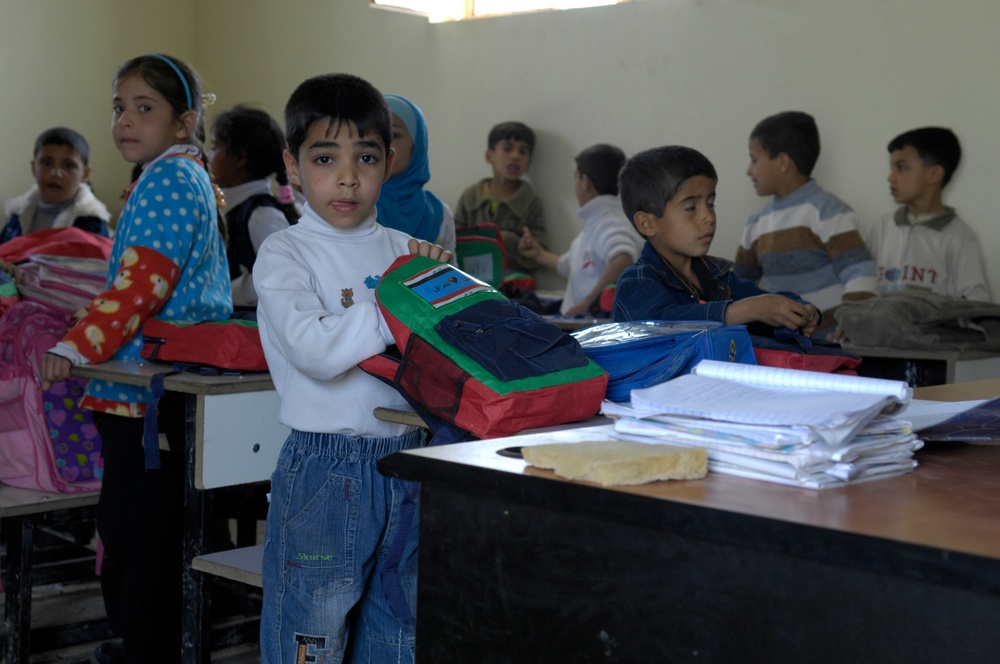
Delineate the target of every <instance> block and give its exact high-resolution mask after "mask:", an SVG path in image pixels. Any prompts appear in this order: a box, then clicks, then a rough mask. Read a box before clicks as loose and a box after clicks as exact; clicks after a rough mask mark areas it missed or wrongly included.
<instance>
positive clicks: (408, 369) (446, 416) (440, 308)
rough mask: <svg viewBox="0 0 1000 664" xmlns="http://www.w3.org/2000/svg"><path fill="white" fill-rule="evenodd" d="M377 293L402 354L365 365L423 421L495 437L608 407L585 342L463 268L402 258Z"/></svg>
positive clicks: (604, 379)
mask: <svg viewBox="0 0 1000 664" xmlns="http://www.w3.org/2000/svg"><path fill="white" fill-rule="evenodd" d="M375 296H376V299H377V300H378V303H379V307H380V308H381V310H382V314H383V315H384V317H385V319H386V322H387V323H388V326H389V329H390V330H391V331H392V334H393V337H394V338H395V340H396V344H397V346H398V348H399V351H400V353H401V357H400V358H394V357H390V356H388V355H379V356H376V357H373V358H369V359H368V360H365V361H364V362H362V363H361V368H362V369H364V370H365V371H367V372H368V373H371V374H373V375H375V376H378V377H380V378H382V379H384V380H386V381H387V382H390V383H392V384H393V385H394V386H395V387H396V388H397V389H398V390H399V391H400V393H402V395H403V396H404V397H406V398H407V400H408V401H409V402H410V403H411V404H413V405H414V407H415V408H416V409H418V412H421V414H425V413H429V414H430V415H431V416H432V417H434V418H439V419H440V420H443V421H444V422H445V423H447V424H449V425H453V426H454V427H457V428H459V429H462V430H464V431H467V432H469V433H471V434H473V435H475V436H477V437H479V438H494V437H498V436H507V435H511V434H513V433H516V432H517V431H520V430H522V429H527V428H531V427H541V426H550V425H555V424H564V423H567V422H573V421H577V420H581V419H585V418H587V417H590V416H592V415H595V414H596V413H597V412H598V410H600V407H601V401H602V400H603V399H604V393H605V389H606V388H607V384H608V375H607V373H606V372H605V371H604V370H603V369H602V368H601V367H600V366H598V365H597V364H596V363H594V362H593V361H592V360H590V359H589V358H588V357H587V356H586V355H585V354H584V352H583V349H582V348H581V347H580V344H579V343H578V342H577V341H576V339H574V338H573V337H571V336H570V335H568V334H566V333H565V332H563V331H562V330H560V329H559V328H558V327H556V326H555V325H552V324H551V323H548V322H546V321H545V320H544V319H543V318H541V317H540V316H538V315H537V314H535V313H534V312H532V311H530V310H529V309H527V308H525V307H523V306H521V305H519V304H517V303H516V302H512V301H510V300H508V299H507V298H506V297H504V296H503V295H501V294H500V292H499V291H497V290H496V289H495V288H493V287H492V286H490V285H488V284H486V283H483V282H482V281H478V280H476V279H474V278H473V277H471V276H469V275H468V274H466V273H464V272H462V271H461V270H459V269H458V268H456V267H454V266H452V265H448V264H445V263H440V262H438V261H435V260H431V259H429V258H426V257H422V256H402V257H400V258H398V259H396V261H395V262H394V263H393V264H392V265H391V266H390V267H389V269H388V270H386V272H385V273H384V274H383V275H382V278H381V279H380V281H379V283H378V286H377V287H376V290H375ZM433 428H434V426H433V425H432V429H433Z"/></svg>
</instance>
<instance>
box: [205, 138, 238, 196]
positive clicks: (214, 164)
mask: <svg viewBox="0 0 1000 664" xmlns="http://www.w3.org/2000/svg"><path fill="white" fill-rule="evenodd" d="M245 161H246V160H245V159H237V158H236V157H234V156H233V155H232V153H231V152H230V151H229V147H228V146H227V145H226V144H225V143H224V142H223V141H220V140H219V139H218V138H216V137H215V136H214V135H213V136H212V145H211V147H210V148H209V150H208V170H209V171H211V173H212V177H213V178H215V183H216V184H217V185H219V186H220V187H235V186H236V185H238V184H243V183H244V182H246V181H247V177H246V173H245V172H244V170H243V163H244V162H245Z"/></svg>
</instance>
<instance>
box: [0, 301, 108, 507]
mask: <svg viewBox="0 0 1000 664" xmlns="http://www.w3.org/2000/svg"><path fill="white" fill-rule="evenodd" d="M68 323H69V316H68V315H67V314H65V313H62V312H59V311H57V310H56V309H53V308H51V307H48V306H45V305H43V304H39V303H37V302H19V303H17V304H15V305H13V306H12V307H10V308H9V309H8V310H7V311H6V312H5V313H4V314H3V317H0V482H2V483H4V484H9V485H11V486H18V487H23V488H28V489H40V490H42V491H63V492H68V493H78V492H83V491H94V490H97V489H99V488H100V486H101V482H100V480H101V477H102V476H103V461H102V460H101V438H100V435H99V434H98V432H97V427H96V426H95V425H94V419H93V413H92V412H91V411H89V410H83V409H81V408H79V406H78V405H77V404H78V403H79V400H80V396H81V395H82V394H83V388H84V386H85V385H86V381H85V380H83V379H79V378H72V379H70V380H68V381H65V382H63V383H58V384H56V385H54V386H52V389H50V390H47V391H44V392H43V390H42V388H41V380H40V379H39V377H38V376H39V368H40V366H41V358H42V355H43V354H44V353H45V351H47V350H49V349H50V348H52V346H54V345H55V344H56V342H58V341H59V339H60V338H62V336H63V334H64V333H65V332H66V328H67V326H68Z"/></svg>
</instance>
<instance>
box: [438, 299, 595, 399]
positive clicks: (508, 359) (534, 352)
mask: <svg viewBox="0 0 1000 664" xmlns="http://www.w3.org/2000/svg"><path fill="white" fill-rule="evenodd" d="M434 330H435V331H436V332H437V333H438V334H439V335H440V336H441V338H442V339H443V340H444V341H446V342H447V343H448V344H450V345H451V346H454V347H455V348H457V349H458V350H460V351H461V352H462V353H465V354H466V355H468V356H469V357H470V358H472V359H473V360H475V361H476V362H478V363H479V364H480V365H481V366H482V367H483V369H485V370H486V371H488V372H490V373H491V374H493V375H494V376H495V377H496V378H498V379H499V380H501V381H504V382H509V381H513V380H520V379H523V378H533V377H535V376H540V375H543V374H547V373H552V372H554V371H560V370H563V369H571V368H575V367H582V366H584V365H586V364H587V356H586V355H585V354H584V352H583V349H582V348H580V344H579V343H577V341H576V340H575V339H574V338H573V337H571V336H570V335H568V334H566V333H565V332H563V331H562V330H560V329H559V328H558V327H556V326H555V325H552V324H551V323H548V322H546V321H545V320H544V319H543V318H542V317H540V316H538V315H537V314H535V313H534V312H532V311H530V310H528V309H526V308H524V307H522V306H520V305H518V304H516V303H514V302H511V301H509V300H501V299H490V300H483V301H482V302H477V303H476V304H473V305H471V306H469V307H467V308H465V309H463V310H462V311H461V312H459V313H456V314H453V315H451V316H448V317H446V318H444V319H443V320H441V322H439V323H438V324H437V325H435V326H434Z"/></svg>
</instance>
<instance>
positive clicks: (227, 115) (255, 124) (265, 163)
mask: <svg viewBox="0 0 1000 664" xmlns="http://www.w3.org/2000/svg"><path fill="white" fill-rule="evenodd" d="M212 136H213V137H214V139H215V140H216V141H219V142H221V143H222V144H223V145H225V146H226V151H227V152H228V153H229V154H230V155H232V156H233V157H235V158H237V159H239V158H243V159H246V164H245V165H244V167H243V168H244V169H245V170H246V172H247V175H248V176H249V177H250V179H252V180H260V179H262V178H266V177H268V176H270V175H271V174H274V179H275V180H277V182H278V184H279V185H287V184H288V173H286V172H285V159H284V157H282V152H283V151H284V149H285V132H283V131H281V127H279V126H278V123H277V122H276V121H275V119H274V118H272V117H271V116H270V115H268V114H267V112H265V111H262V110H260V109H256V108H251V107H249V106H245V105H243V104H239V105H237V106H233V107H232V108H230V109H228V110H225V111H223V112H222V113H220V114H219V116H218V117H217V118H216V119H215V123H214V124H213V125H212ZM279 207H280V208H281V211H282V212H284V213H285V217H287V218H288V223H290V224H295V223H296V222H297V221H298V218H299V216H298V213H296V211H295V206H294V205H292V204H291V203H285V204H281V203H279Z"/></svg>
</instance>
